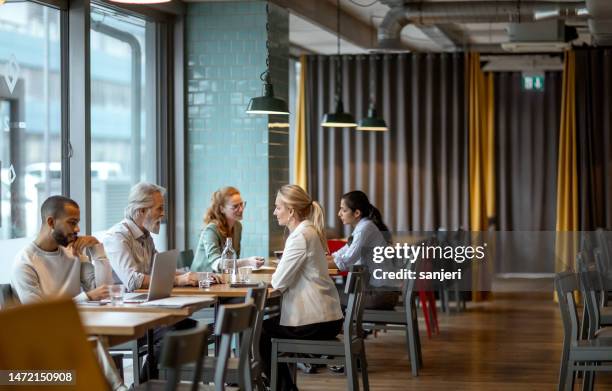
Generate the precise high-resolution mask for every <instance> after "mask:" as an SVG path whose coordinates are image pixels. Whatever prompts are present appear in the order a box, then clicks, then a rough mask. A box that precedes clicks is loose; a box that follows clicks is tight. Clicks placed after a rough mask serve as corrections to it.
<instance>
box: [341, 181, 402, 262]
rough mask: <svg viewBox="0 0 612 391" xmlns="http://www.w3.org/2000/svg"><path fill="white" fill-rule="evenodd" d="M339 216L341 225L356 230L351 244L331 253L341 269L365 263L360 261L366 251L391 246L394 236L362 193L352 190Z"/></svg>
mask: <svg viewBox="0 0 612 391" xmlns="http://www.w3.org/2000/svg"><path fill="white" fill-rule="evenodd" d="M338 217H340V220H342V224H345V225H350V226H351V227H353V233H352V234H351V236H350V237H349V240H348V243H347V244H346V245H345V246H344V247H342V248H341V249H340V250H338V251H336V252H335V253H333V254H332V257H333V259H334V263H335V264H336V266H338V269H340V270H348V269H349V267H351V266H352V265H362V264H364V263H365V262H364V260H362V259H361V258H362V255H363V254H362V252H363V250H364V248H369V249H372V248H374V247H376V246H383V247H384V246H387V245H389V244H390V243H391V233H390V232H389V228H387V226H386V225H385V223H383V221H382V216H381V214H380V211H379V210H378V209H377V208H376V207H375V206H374V205H372V204H370V200H369V199H368V196H367V195H366V194H365V193H364V192H363V191H359V190H355V191H350V192H348V193H346V194H344V195H343V196H342V199H341V200H340V211H339V212H338Z"/></svg>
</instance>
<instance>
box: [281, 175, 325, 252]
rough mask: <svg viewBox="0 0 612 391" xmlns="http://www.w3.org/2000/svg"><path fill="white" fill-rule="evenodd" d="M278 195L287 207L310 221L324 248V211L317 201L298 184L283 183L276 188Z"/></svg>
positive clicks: (301, 217) (302, 218)
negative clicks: (283, 184)
mask: <svg viewBox="0 0 612 391" xmlns="http://www.w3.org/2000/svg"><path fill="white" fill-rule="evenodd" d="M278 195H279V197H280V198H281V200H282V201H283V203H284V204H285V205H287V207H289V208H291V209H293V210H294V211H295V213H296V214H297V215H298V217H299V218H300V219H301V220H304V219H308V220H310V221H311V222H312V224H313V225H314V227H315V231H316V232H317V236H318V237H319V240H320V241H321V245H322V246H323V248H324V249H325V250H328V247H327V235H326V234H325V213H324V212H323V208H322V207H321V205H319V203H318V202H316V201H313V200H312V198H311V197H310V195H308V193H306V191H305V190H304V189H302V188H301V187H300V186H298V185H285V186H283V187H281V188H280V189H279V190H278Z"/></svg>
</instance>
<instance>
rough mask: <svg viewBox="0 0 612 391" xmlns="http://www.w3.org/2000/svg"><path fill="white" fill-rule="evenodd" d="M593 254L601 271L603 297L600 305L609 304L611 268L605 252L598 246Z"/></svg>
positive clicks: (611, 285) (596, 265)
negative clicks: (609, 274)
mask: <svg viewBox="0 0 612 391" xmlns="http://www.w3.org/2000/svg"><path fill="white" fill-rule="evenodd" d="M593 256H594V258H595V268H596V269H597V272H599V278H600V285H601V297H600V298H599V304H600V306H607V305H608V291H609V290H611V289H612V282H611V281H609V278H608V272H609V270H610V269H609V268H608V265H607V262H606V256H605V252H604V251H603V250H602V249H601V248H599V247H597V248H596V249H595V250H593Z"/></svg>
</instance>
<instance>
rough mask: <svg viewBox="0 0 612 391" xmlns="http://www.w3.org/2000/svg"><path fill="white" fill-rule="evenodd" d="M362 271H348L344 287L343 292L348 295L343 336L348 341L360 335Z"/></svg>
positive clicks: (361, 334)
mask: <svg viewBox="0 0 612 391" xmlns="http://www.w3.org/2000/svg"><path fill="white" fill-rule="evenodd" d="M363 275H364V272H363V271H359V272H350V273H349V274H348V278H347V280H346V285H345V287H344V293H346V294H347V295H348V302H347V305H346V312H345V315H344V325H343V330H344V338H345V342H348V343H350V341H351V340H352V339H353V338H356V337H362V336H363V329H362V319H363V308H364V306H363V304H364V303H363V298H364V281H363Z"/></svg>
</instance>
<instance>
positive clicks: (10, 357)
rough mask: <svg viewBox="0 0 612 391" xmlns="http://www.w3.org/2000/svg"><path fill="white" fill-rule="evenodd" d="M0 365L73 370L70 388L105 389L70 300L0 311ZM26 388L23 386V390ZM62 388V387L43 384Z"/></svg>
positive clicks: (30, 368)
mask: <svg viewBox="0 0 612 391" xmlns="http://www.w3.org/2000/svg"><path fill="white" fill-rule="evenodd" d="M0 325H2V331H3V332H1V333H0V346H2V349H0V368H2V369H8V368H10V369H15V370H19V369H23V370H34V369H41V370H67V369H69V370H72V371H74V372H73V375H74V376H75V377H76V383H75V384H74V385H73V386H70V387H69V388H70V389H73V390H84V391H85V390H108V389H109V385H108V383H107V381H106V379H105V378H104V375H103V373H102V369H101V368H100V365H99V364H98V361H97V360H96V357H95V355H94V352H93V348H92V345H91V344H90V343H89V342H88V340H87V336H86V335H85V331H84V329H83V326H82V325H81V318H80V317H79V313H78V311H77V309H76V306H75V304H74V303H73V302H72V300H58V301H55V300H54V301H48V302H43V303H37V304H28V305H21V306H17V307H14V308H9V309H6V310H2V311H0ZM26 388H27V387H25V388H24V389H26ZM43 388H44V389H45V390H64V389H66V388H67V387H66V386H65V385H64V386H59V385H58V386H45V387H43Z"/></svg>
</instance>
